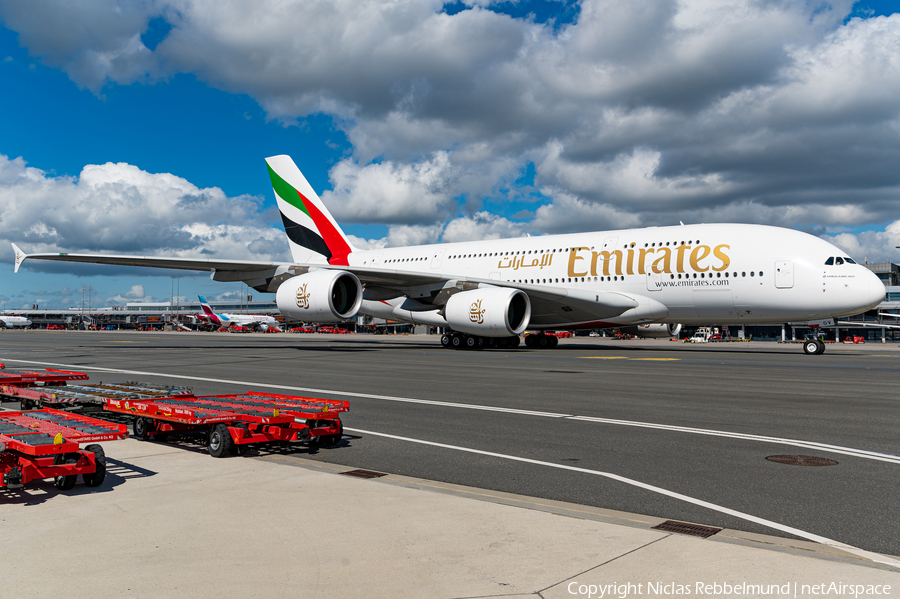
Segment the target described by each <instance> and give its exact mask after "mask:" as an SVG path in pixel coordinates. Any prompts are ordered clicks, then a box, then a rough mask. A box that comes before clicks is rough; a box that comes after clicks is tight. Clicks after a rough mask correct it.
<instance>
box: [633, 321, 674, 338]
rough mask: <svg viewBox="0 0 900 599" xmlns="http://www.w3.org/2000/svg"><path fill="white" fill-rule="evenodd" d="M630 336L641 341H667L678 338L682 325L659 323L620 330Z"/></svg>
mask: <svg viewBox="0 0 900 599" xmlns="http://www.w3.org/2000/svg"><path fill="white" fill-rule="evenodd" d="M619 330H620V331H622V332H623V333H626V334H628V335H635V336H637V337H640V338H641V339H667V338H669V337H677V336H678V333H680V332H681V325H680V324H662V323H658V322H654V323H650V324H639V325H637V326H633V327H621V328H620V329H619Z"/></svg>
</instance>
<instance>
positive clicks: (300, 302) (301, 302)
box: [297, 283, 309, 310]
mask: <svg viewBox="0 0 900 599" xmlns="http://www.w3.org/2000/svg"><path fill="white" fill-rule="evenodd" d="M306 285H307V283H303V285H301V286H300V288H299V289H298V290H297V307H298V308H302V309H303V310H308V309H309V294H308V293H307V292H306Z"/></svg>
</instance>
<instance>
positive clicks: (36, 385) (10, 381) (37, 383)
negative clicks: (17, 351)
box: [0, 369, 192, 410]
mask: <svg viewBox="0 0 900 599" xmlns="http://www.w3.org/2000/svg"><path fill="white" fill-rule="evenodd" d="M87 378H88V375H87V374H85V373H83V372H71V371H68V370H51V369H48V370H46V371H44V372H32V371H27V370H18V371H13V372H2V371H0V396H2V397H4V398H7V399H10V400H16V399H18V400H19V402H20V405H21V409H23V410H30V409H32V408H46V407H52V408H58V409H66V410H83V409H94V408H95V407H97V406H98V405H102V404H103V399H104V398H107V397H116V398H120V399H146V398H151V397H156V398H162V397H174V396H178V395H188V396H189V395H192V393H191V389H190V388H189V387H177V386H173V385H159V384H154V383H142V382H138V381H128V382H125V383H116V384H112V385H104V384H102V383H97V384H76V385H72V384H70V383H71V381H83V380H86V379H87Z"/></svg>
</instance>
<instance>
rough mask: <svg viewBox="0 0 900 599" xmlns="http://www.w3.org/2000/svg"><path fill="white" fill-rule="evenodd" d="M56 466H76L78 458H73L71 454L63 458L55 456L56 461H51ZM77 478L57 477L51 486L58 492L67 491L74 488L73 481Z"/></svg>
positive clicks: (73, 475)
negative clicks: (53, 485) (54, 486)
mask: <svg viewBox="0 0 900 599" xmlns="http://www.w3.org/2000/svg"><path fill="white" fill-rule="evenodd" d="M53 461H54V463H56V464H77V463H78V458H77V457H73V456H72V454H66V455H65V456H62V455H59V456H56V459H55V460H53ZM76 478H78V475H77V474H68V475H64V476H57V477H56V479H55V480H54V481H53V484H55V485H56V488H57V489H59V490H60V491H68V490H69V489H71V488H72V487H74V486H75V479H76Z"/></svg>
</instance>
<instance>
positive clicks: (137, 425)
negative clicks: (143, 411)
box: [131, 418, 150, 441]
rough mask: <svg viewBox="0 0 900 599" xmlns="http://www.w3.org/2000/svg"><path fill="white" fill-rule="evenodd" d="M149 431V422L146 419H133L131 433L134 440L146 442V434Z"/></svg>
mask: <svg viewBox="0 0 900 599" xmlns="http://www.w3.org/2000/svg"><path fill="white" fill-rule="evenodd" d="M149 431H150V421H149V420H147V419H146V418H135V419H134V423H133V424H132V425H131V432H132V433H133V436H134V438H135V439H139V440H141V441H146V440H147V439H148V435H147V433H148V432H149Z"/></svg>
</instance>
